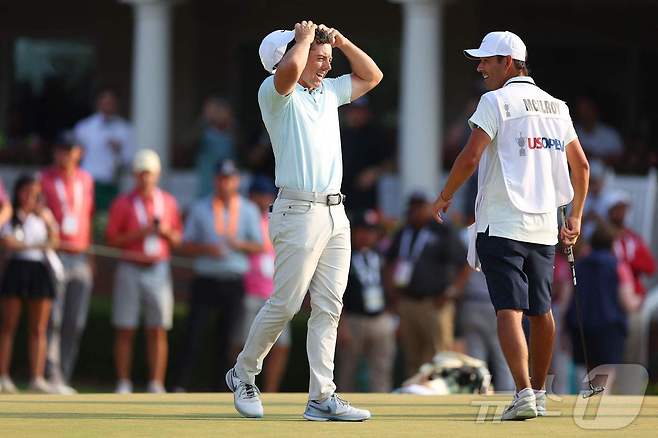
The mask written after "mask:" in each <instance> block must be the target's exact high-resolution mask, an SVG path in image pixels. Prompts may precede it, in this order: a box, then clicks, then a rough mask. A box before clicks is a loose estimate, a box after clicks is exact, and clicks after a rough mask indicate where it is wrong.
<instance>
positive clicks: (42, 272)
mask: <svg viewBox="0 0 658 438" xmlns="http://www.w3.org/2000/svg"><path fill="white" fill-rule="evenodd" d="M58 240H59V236H58V229H57V222H56V221H55V218H54V217H53V215H52V213H51V212H50V210H48V209H47V208H46V207H44V206H43V204H42V202H41V185H40V184H39V182H38V180H37V179H36V178H35V177H33V176H28V175H24V176H21V177H19V179H18V181H17V182H16V185H15V187H14V196H13V216H12V218H11V221H10V222H9V223H7V224H6V225H5V226H4V227H3V228H2V232H1V238H0V241H1V242H2V245H3V246H4V247H5V248H7V249H8V250H9V252H10V253H9V260H8V263H7V265H6V268H5V272H4V275H3V276H2V283H1V286H0V310H1V314H2V325H1V326H0V392H5V393H15V392H17V391H16V386H14V384H13V382H12V381H11V378H10V377H9V368H10V364H11V353H12V349H13V343H14V335H15V333H16V328H17V327H18V322H19V318H20V314H21V305H22V303H23V301H25V302H26V304H27V313H28V321H29V322H28V352H29V370H30V379H31V380H30V384H29V387H28V390H29V391H30V392H36V393H54V392H57V388H56V387H52V386H51V385H49V384H48V382H47V381H46V380H45V379H44V368H45V364H46V348H47V336H46V333H47V328H48V319H49V318H50V309H51V305H52V301H53V297H54V296H55V280H54V278H53V276H52V272H51V270H50V269H49V266H50V262H49V257H48V255H47V252H48V250H50V249H52V248H55V247H56V246H57V244H58ZM55 257H56V256H55Z"/></svg>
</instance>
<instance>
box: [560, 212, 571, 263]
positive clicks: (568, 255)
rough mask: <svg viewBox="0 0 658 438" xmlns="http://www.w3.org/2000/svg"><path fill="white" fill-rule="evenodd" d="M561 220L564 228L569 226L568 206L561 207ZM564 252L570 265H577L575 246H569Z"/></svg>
mask: <svg viewBox="0 0 658 438" xmlns="http://www.w3.org/2000/svg"><path fill="white" fill-rule="evenodd" d="M559 210H560V220H561V222H562V226H563V227H566V226H567V206H566V205H563V206H562V207H560V209H559ZM564 252H565V254H566V255H567V260H568V261H569V263H575V259H574V257H573V245H569V246H567V247H566V248H564Z"/></svg>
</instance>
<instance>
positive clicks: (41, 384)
mask: <svg viewBox="0 0 658 438" xmlns="http://www.w3.org/2000/svg"><path fill="white" fill-rule="evenodd" d="M27 392H31V393H34V394H57V392H56V390H55V388H53V387H52V386H51V385H50V383H48V382H47V381H46V379H44V378H43V377H37V378H35V379H32V381H31V382H30V384H29V385H28V387H27Z"/></svg>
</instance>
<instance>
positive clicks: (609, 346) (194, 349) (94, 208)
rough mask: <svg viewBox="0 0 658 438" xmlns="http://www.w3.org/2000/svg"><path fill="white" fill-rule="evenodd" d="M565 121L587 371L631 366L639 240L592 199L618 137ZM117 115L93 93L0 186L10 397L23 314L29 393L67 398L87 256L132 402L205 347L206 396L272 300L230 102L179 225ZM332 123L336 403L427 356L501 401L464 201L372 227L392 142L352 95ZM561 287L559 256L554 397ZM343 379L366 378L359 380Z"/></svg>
mask: <svg viewBox="0 0 658 438" xmlns="http://www.w3.org/2000/svg"><path fill="white" fill-rule="evenodd" d="M472 105H473V102H469V103H468V105H467V110H466V112H469V108H470V107H471V106H472ZM575 108H576V114H577V120H578V121H579V123H578V125H577V130H578V134H579V138H580V139H581V143H582V144H583V147H584V149H585V150H586V151H587V153H588V155H589V157H590V158H591V182H590V194H589V197H588V201H587V204H586V212H585V218H584V220H585V222H584V224H583V238H582V240H581V243H580V244H579V246H578V248H577V255H578V260H579V262H578V265H577V270H578V273H579V282H580V285H579V290H578V292H579V293H580V294H582V301H583V303H584V306H585V307H587V309H588V311H587V314H586V316H585V318H584V323H585V338H586V341H587V344H588V351H589V352H590V355H591V357H590V360H591V364H590V365H593V366H594V365H600V364H610V363H620V362H622V361H625V360H626V361H632V360H634V359H636V355H637V353H635V352H634V348H633V344H634V343H637V342H638V341H637V340H635V338H633V337H634V336H638V335H637V332H638V327H637V315H638V310H639V309H640V308H641V306H642V302H643V298H644V294H645V293H646V291H645V289H644V286H643V281H642V280H643V276H650V275H653V273H654V272H655V260H654V258H653V256H652V254H651V251H650V250H649V248H648V246H647V244H646V242H644V241H643V240H642V238H641V237H640V236H639V235H638V234H637V233H635V232H634V231H633V230H631V229H629V228H628V227H627V225H626V216H627V213H628V211H629V209H630V208H632V205H631V202H630V198H629V197H628V196H627V195H626V194H624V193H623V192H618V191H611V190H608V189H607V188H606V187H605V176H606V172H609V171H611V169H612V167H611V166H615V165H618V164H619V163H620V158H621V157H622V156H623V151H624V149H623V142H622V140H621V136H620V135H619V134H618V133H617V132H616V131H615V130H614V128H612V127H610V126H607V125H604V124H602V123H601V122H600V120H599V116H598V110H597V108H596V105H595V104H594V103H593V101H592V100H591V99H588V98H581V99H580V100H579V101H578V102H577V104H576V105H575ZM117 109H118V99H117V95H116V93H114V92H113V91H112V90H109V89H108V90H103V91H102V92H100V93H99V95H98V98H97V101H96V112H95V113H94V114H92V115H91V116H89V117H88V118H85V119H83V120H81V121H79V122H78V123H77V124H76V125H75V126H74V127H73V129H72V130H71V131H70V133H69V134H68V135H64V136H62V137H61V138H60V139H59V141H57V142H56V143H55V147H54V149H53V162H52V165H50V166H48V167H46V168H44V169H42V170H41V171H40V172H39V173H38V175H34V176H33V175H23V176H21V177H20V178H19V179H18V180H17V181H16V183H15V184H14V187H13V194H12V196H11V197H10V196H9V195H8V194H7V193H6V192H5V190H4V187H2V186H0V229H1V232H0V242H1V244H2V247H3V249H4V252H5V254H6V257H5V259H6V262H5V265H4V268H3V269H2V276H1V277H2V280H1V283H0V392H16V391H17V389H16V386H15V385H14V384H13V382H12V379H11V377H10V375H9V374H10V373H9V371H10V364H11V359H12V350H13V339H14V335H15V333H16V330H17V327H18V322H19V317H20V309H21V306H22V305H25V306H26V308H27V310H28V312H27V314H28V344H29V345H28V352H29V364H27V365H26V368H27V369H29V375H30V382H29V385H28V389H29V390H30V391H33V392H44V393H59V394H72V393H75V389H74V388H73V383H74V382H75V367H76V362H77V356H78V351H79V349H80V342H81V339H82V334H83V332H84V329H85V325H86V322H87V316H88V311H89V305H90V301H91V299H92V291H93V290H94V277H95V276H94V266H93V263H92V261H91V258H90V256H89V254H90V248H91V246H92V243H96V244H105V245H108V246H110V247H112V248H115V249H116V259H117V262H116V268H115V273H114V283H113V292H112V317H111V324H112V326H113V328H114V330H115V341H114V360H115V369H116V382H115V391H116V392H117V393H130V392H132V391H133V383H132V377H131V376H132V375H133V374H134V373H133V371H132V363H133V343H134V339H135V333H136V331H137V329H138V328H139V324H140V321H143V324H144V328H145V334H146V336H145V340H146V349H145V352H146V356H147V364H148V382H147V386H146V389H147V391H148V392H152V393H161V392H165V391H166V390H167V389H166V386H165V384H166V383H167V386H168V387H169V389H170V390H172V391H176V392H184V391H187V390H189V389H190V382H191V379H192V377H193V375H194V372H195V369H196V367H197V366H198V362H199V356H200V353H201V352H202V351H205V350H207V349H210V350H212V351H214V353H213V354H214V355H215V358H216V368H217V370H216V380H215V381H212V382H207V386H206V388H205V389H212V390H221V389H223V384H222V382H223V379H222V377H223V376H224V373H225V371H226V369H228V367H229V366H230V364H231V363H232V362H233V361H234V360H235V356H236V354H237V352H238V351H240V349H241V347H242V345H243V343H244V342H245V339H246V338H247V336H248V333H249V327H250V325H251V322H252V321H253V319H254V318H255V317H256V315H257V313H258V310H259V309H260V308H261V306H262V305H263V304H264V302H265V301H266V300H267V299H268V297H269V296H270V294H271V293H272V291H273V282H272V276H273V273H274V269H275V267H274V253H273V249H272V245H271V242H270V241H269V235H268V208H269V205H270V204H271V203H272V201H273V200H274V198H275V197H276V193H277V192H276V187H275V186H274V181H273V172H272V169H273V156H272V151H271V146H270V144H269V139H268V138H267V135H266V134H262V135H259V136H257V140H255V141H254V142H253V143H254V144H252V145H249V146H248V147H244V148H243V147H241V146H240V144H239V142H238V141H237V134H236V122H235V116H234V114H233V110H232V108H231V105H230V104H229V103H228V101H226V100H224V99H222V98H219V97H211V98H208V99H207V100H206V101H205V103H204V105H203V111H202V113H203V127H202V130H201V131H200V136H199V138H198V142H197V146H198V148H197V157H196V168H195V170H196V178H197V190H196V195H197V197H196V201H195V202H194V203H192V205H191V207H190V208H189V209H188V210H187V211H181V210H180V209H179V207H178V203H177V200H176V199H175V198H174V196H173V195H171V194H170V193H167V192H166V191H165V190H164V189H163V188H161V186H160V175H161V165H160V159H159V157H158V155H157V153H156V152H154V151H152V150H149V149H139V150H138V149H137V147H136V145H135V143H134V140H133V134H132V128H131V126H130V123H129V122H128V121H127V120H125V119H123V118H121V117H120V116H119V115H118V110H117ZM343 116H344V117H345V124H344V128H343V130H342V145H343V161H344V183H343V192H345V193H346V194H347V196H348V198H347V199H348V200H347V208H348V210H349V214H350V218H351V225H352V259H351V267H350V274H349V280H348V285H347V290H346V292H345V296H344V298H343V301H344V310H343V315H342V318H341V322H340V326H339V331H338V350H337V370H336V375H337V383H338V389H339V390H341V391H357V390H369V391H377V392H388V391H391V390H392V389H393V388H394V383H395V379H394V375H395V369H396V365H395V364H396V361H397V358H400V363H401V368H402V371H401V374H402V375H401V376H398V377H402V378H407V377H410V376H412V375H414V374H416V372H417V371H418V369H419V368H420V367H421V366H422V365H423V364H424V363H427V362H431V361H432V358H433V357H434V355H435V354H436V353H438V352H441V351H446V350H452V351H459V352H463V353H466V354H468V355H470V356H473V357H475V358H478V359H481V360H484V361H485V362H487V364H488V366H489V368H490V370H491V372H492V375H493V383H494V387H495V388H496V389H497V390H512V389H513V388H514V383H513V381H512V379H511V375H510V372H509V369H508V368H507V366H506V364H505V360H504V358H503V356H502V352H501V349H500V345H499V343H498V339H497V335H496V320H495V314H494V310H493V307H492V305H491V303H490V301H489V294H488V290H487V285H486V281H485V278H484V276H483V274H482V273H480V272H476V271H473V270H471V269H470V268H469V267H468V265H467V263H466V250H465V240H466V239H465V236H464V229H463V226H464V225H465V224H466V223H468V221H469V217H472V215H473V208H472V205H470V204H469V201H467V202H465V208H464V211H463V212H462V213H461V214H460V215H457V216H455V218H454V219H453V221H452V222H451V223H450V224H448V225H443V224H437V223H435V222H434V220H433V219H432V214H431V207H430V196H431V194H428V193H423V192H420V191H417V192H414V193H412V194H411V195H410V196H409V198H408V199H406V200H404V201H405V209H404V212H405V213H404V217H403V218H402V220H400V221H396V220H395V219H394V218H388V217H385V216H384V215H383V213H382V212H381V211H380V210H379V209H378V181H379V179H380V178H381V177H382V175H385V174H386V173H389V172H394V171H395V148H394V142H392V141H391V140H390V135H389V134H388V133H387V132H386V131H385V130H384V129H383V128H382V127H381V126H379V125H378V123H377V121H376V120H375V117H374V115H373V112H372V110H371V108H370V103H369V102H368V100H367V98H361V99H359V100H357V101H355V102H354V103H352V104H351V105H349V106H347V107H346V109H345V111H344V113H343ZM465 129H466V127H465V124H464V125H463V126H460V125H459V124H457V123H456V124H455V125H454V126H453V127H452V128H451V129H450V130H449V131H448V138H447V139H446V143H445V144H446V145H447V146H446V148H445V150H446V153H447V154H449V155H450V154H452V155H451V156H453V155H456V151H458V150H457V149H456V148H457V147H458V145H459V144H463V141H462V140H463V139H464V137H465V136H466V134H467V133H466V131H465ZM126 173H131V174H132V175H133V184H132V187H131V188H130V189H129V190H128V191H126V192H124V193H119V180H120V176H121V175H122V174H126ZM245 176H246V178H244V177H245ZM244 179H246V180H247V182H246V183H244V181H243V180H244ZM470 192H474V191H473V190H470V191H469V193H470ZM190 195H191V194H190ZM466 196H467V198H468V196H469V195H468V194H467V195H466ZM99 212H106V214H107V224H104V226H103V230H102V233H100V234H102V236H99V235H98V234H99V233H96V234H97V235H96V236H94V232H93V226H94V225H93V224H94V217H95V215H97V214H98V213H99ZM173 255H177V256H180V257H185V258H188V259H189V260H190V261H191V268H190V269H191V271H192V274H193V277H192V279H191V281H190V283H189V285H188V290H187V294H186V296H187V302H186V308H187V314H186V321H185V327H184V330H183V332H184V335H183V342H182V343H181V345H182V346H181V348H180V349H179V351H174V352H173V353H174V361H173V363H174V364H175V370H174V372H172V373H171V378H170V379H166V376H167V363H168V356H169V343H168V330H169V329H171V328H172V324H173V310H174V290H173V289H174V282H173V281H172V270H171V263H170V261H171V258H172V256H173ZM570 275H571V273H570V270H569V268H568V265H567V263H566V260H565V259H564V258H563V256H562V255H561V254H560V251H558V256H557V258H556V263H555V282H554V289H553V290H554V300H553V311H554V314H555V318H556V321H557V324H558V328H559V335H558V341H557V342H556V349H555V355H554V359H553V368H552V370H553V374H554V375H555V379H554V381H553V385H554V388H553V389H554V390H556V391H558V392H567V391H569V390H571V389H573V388H572V386H570V383H569V375H570V373H569V368H570V364H571V363H572V362H573V363H575V364H576V365H580V366H582V365H583V354H582V349H581V348H580V344H579V342H578V337H577V332H576V326H575V314H574V309H573V299H574V298H573V297H574V294H573V289H572V287H571V286H570V284H571V283H570V281H571V277H570ZM213 319H214V320H215V321H216V327H217V329H216V330H217V331H216V338H215V342H214V343H213V345H208V343H207V342H206V339H205V338H204V333H205V332H206V326H207V325H208V324H209V323H210V322H211V320H213ZM89 342H92V340H89ZM291 345H292V336H291V328H290V327H288V328H286V330H285V331H284V332H283V334H282V335H281V336H280V338H279V339H278V341H277V343H276V344H275V345H274V347H273V349H272V351H271V353H270V355H269V356H268V359H267V361H266V363H265V367H264V386H263V388H264V390H265V391H278V390H279V389H280V387H281V382H282V379H283V376H284V374H285V371H286V364H287V361H288V356H289V352H290V348H291ZM140 351H141V350H140ZM398 368H399V367H398ZM360 373H365V375H367V378H366V379H360V378H359V375H360Z"/></svg>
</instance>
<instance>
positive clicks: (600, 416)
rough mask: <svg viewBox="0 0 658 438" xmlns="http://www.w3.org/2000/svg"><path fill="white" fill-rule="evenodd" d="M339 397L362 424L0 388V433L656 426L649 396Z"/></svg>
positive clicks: (480, 432)
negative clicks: (519, 412) (522, 413)
mask: <svg viewBox="0 0 658 438" xmlns="http://www.w3.org/2000/svg"><path fill="white" fill-rule="evenodd" d="M345 398H346V399H348V400H350V401H351V402H352V403H353V404H355V405H357V406H359V407H363V408H367V409H370V410H371V411H372V413H373V418H372V419H370V420H368V421H366V422H363V423H339V422H331V423H316V422H310V421H306V420H304V419H303V418H302V412H303V410H304V406H305V402H306V395H305V394H264V395H263V401H264V406H265V418H262V419H258V420H253V419H243V418H240V417H239V416H238V414H237V413H236V412H235V411H234V409H233V398H232V395H231V394H163V395H149V394H134V395H128V396H122V395H114V394H94V395H78V396H71V397H65V396H42V395H11V396H10V395H2V394H0V436H2V437H22V436H25V437H28V436H29V437H41V436H48V437H60V436H61V437H91V436H98V437H117V436H131V437H150V436H153V437H165V436H175V437H188V436H190V437H197V436H198V437H202V436H213V437H232V436H239V437H242V438H247V437H260V436H262V437H298V438H302V437H304V436H312V437H318V436H332V437H341V438H343V437H377V438H382V437H387V436H396V437H397V436H412V437H421V436H445V437H450V438H454V437H458V436H476V435H477V436H480V437H487V438H488V437H496V436H500V437H505V438H513V437H512V435H511V434H519V435H520V434H524V436H532V437H535V436H553V437H554V438H557V437H568V436H576V435H584V434H592V433H597V436H612V435H617V436H618V435H622V434H623V435H624V436H634V437H636V436H647V437H649V436H652V437H653V436H656V430H658V397H645V398H644V399H643V400H642V399H640V398H633V397H623V396H607V397H603V398H601V397H597V398H592V399H588V401H586V400H583V399H577V398H576V397H575V396H566V397H564V398H563V399H562V400H551V401H549V404H548V411H549V414H550V416H547V417H543V418H536V419H533V420H527V421H524V422H504V423H501V422H498V421H496V420H495V418H494V417H495V412H496V410H497V409H498V410H499V412H501V411H500V410H501V409H502V407H503V406H504V404H505V402H506V401H508V400H509V398H510V397H509V396H504V395H496V396H477V395H474V396H467V395H454V396H439V397H423V396H409V395H395V394H346V395H345ZM587 403H589V404H587ZM482 406H485V407H482ZM486 406H489V407H488V408H486ZM635 406H637V407H638V409H636V408H635ZM640 407H641V409H640ZM638 410H639V412H638ZM487 412H488V414H487ZM636 414H637V415H636ZM579 425H580V426H579ZM620 427H622V428H620ZM587 428H590V429H591V428H594V430H587ZM613 428H615V429H613Z"/></svg>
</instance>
